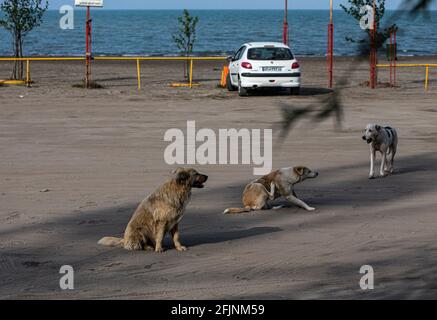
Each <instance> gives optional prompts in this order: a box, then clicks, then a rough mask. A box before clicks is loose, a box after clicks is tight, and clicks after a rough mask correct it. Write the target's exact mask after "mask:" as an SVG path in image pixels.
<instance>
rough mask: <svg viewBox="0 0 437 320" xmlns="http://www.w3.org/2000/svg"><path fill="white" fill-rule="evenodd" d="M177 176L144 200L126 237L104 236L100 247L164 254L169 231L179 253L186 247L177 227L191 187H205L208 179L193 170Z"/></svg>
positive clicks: (182, 170) (129, 226) (183, 170)
mask: <svg viewBox="0 0 437 320" xmlns="http://www.w3.org/2000/svg"><path fill="white" fill-rule="evenodd" d="M174 175H175V176H174V177H173V178H172V179H171V180H169V181H167V182H166V183H164V184H163V185H162V186H161V187H160V188H158V189H157V190H156V191H155V192H154V193H152V194H151V195H150V196H148V197H147V198H145V199H144V200H143V201H142V202H141V204H140V205H139V206H138V208H137V209H136V211H135V213H134V214H133V216H132V218H131V220H130V222H129V224H128V225H127V227H126V230H125V232H124V238H123V239H121V238H114V237H105V238H102V239H101V240H100V241H99V244H101V245H104V246H111V247H124V248H125V249H127V250H155V251H156V252H163V251H164V249H163V248H162V240H163V238H164V236H165V234H166V233H167V232H168V231H170V232H171V235H172V237H173V243H174V246H175V248H176V249H177V250H179V251H185V250H186V248H185V247H184V246H183V245H182V244H181V243H180V241H179V231H178V224H179V222H180V221H181V219H182V217H183V215H184V211H185V207H186V206H187V204H188V202H189V201H190V198H191V189H192V188H203V187H204V185H203V184H204V183H205V182H206V180H208V176H206V175H204V174H200V173H198V172H197V171H196V170H194V169H183V168H179V169H177V170H175V171H174Z"/></svg>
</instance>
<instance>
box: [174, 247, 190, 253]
mask: <svg viewBox="0 0 437 320" xmlns="http://www.w3.org/2000/svg"><path fill="white" fill-rule="evenodd" d="M176 250H177V251H181V252H182V251H187V250H188V249H187V247H184V246H179V247H176Z"/></svg>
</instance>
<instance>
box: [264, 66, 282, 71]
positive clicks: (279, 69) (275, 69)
mask: <svg viewBox="0 0 437 320" xmlns="http://www.w3.org/2000/svg"><path fill="white" fill-rule="evenodd" d="M262 70H263V71H267V72H272V71H273V72H277V71H282V67H262Z"/></svg>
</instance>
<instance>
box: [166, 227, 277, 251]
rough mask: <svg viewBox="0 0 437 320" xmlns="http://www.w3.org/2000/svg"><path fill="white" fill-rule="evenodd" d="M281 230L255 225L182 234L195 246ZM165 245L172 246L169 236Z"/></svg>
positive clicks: (183, 240)
mask: <svg viewBox="0 0 437 320" xmlns="http://www.w3.org/2000/svg"><path fill="white" fill-rule="evenodd" d="M280 231H282V229H281V228H278V227H254V228H249V229H245V230H241V229H238V230H232V231H224V232H220V231H211V232H208V233H187V234H185V233H184V234H183V235H182V242H183V244H184V245H186V246H188V247H195V246H200V245H208V244H218V243H224V242H228V241H234V240H240V239H246V238H250V237H257V236H261V235H266V234H271V233H276V232H280ZM164 245H165V246H166V247H167V248H171V247H172V242H171V239H170V238H169V237H167V238H166V239H165V241H164Z"/></svg>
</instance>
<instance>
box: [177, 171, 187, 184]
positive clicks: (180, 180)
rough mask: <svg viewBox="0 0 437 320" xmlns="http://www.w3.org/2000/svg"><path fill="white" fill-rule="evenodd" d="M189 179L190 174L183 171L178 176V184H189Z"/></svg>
mask: <svg viewBox="0 0 437 320" xmlns="http://www.w3.org/2000/svg"><path fill="white" fill-rule="evenodd" d="M188 179H190V174H189V173H188V172H186V171H183V170H182V171H181V170H179V172H178V173H177V174H176V182H177V183H179V184H185V183H187V181H188Z"/></svg>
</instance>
